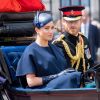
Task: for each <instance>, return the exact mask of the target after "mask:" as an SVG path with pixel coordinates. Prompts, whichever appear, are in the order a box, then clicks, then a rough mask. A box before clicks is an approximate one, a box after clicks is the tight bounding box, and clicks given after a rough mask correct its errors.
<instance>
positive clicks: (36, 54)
mask: <svg viewBox="0 0 100 100" xmlns="http://www.w3.org/2000/svg"><path fill="white" fill-rule="evenodd" d="M66 65H67V62H66V59H64V55H63V53H62V52H61V51H60V50H59V48H57V47H56V46H54V45H53V44H50V45H49V47H40V46H39V45H37V44H36V43H35V42H34V43H32V44H31V45H29V46H28V47H27V49H26V50H25V52H24V54H23V55H22V58H21V59H20V61H19V63H18V67H17V72H16V75H17V76H24V75H26V74H28V73H34V74H36V75H37V76H40V77H42V76H47V75H52V74H57V73H59V72H60V71H62V70H64V69H66V68H67V66H66Z"/></svg>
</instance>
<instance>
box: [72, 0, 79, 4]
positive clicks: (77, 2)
mask: <svg viewBox="0 0 100 100" xmlns="http://www.w3.org/2000/svg"><path fill="white" fill-rule="evenodd" d="M79 1H80V0H71V5H80V2H79Z"/></svg>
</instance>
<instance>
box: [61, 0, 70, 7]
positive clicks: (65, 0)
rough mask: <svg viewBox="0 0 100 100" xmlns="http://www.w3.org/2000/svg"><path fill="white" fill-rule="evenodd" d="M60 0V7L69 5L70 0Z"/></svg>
mask: <svg viewBox="0 0 100 100" xmlns="http://www.w3.org/2000/svg"><path fill="white" fill-rule="evenodd" d="M60 2H61V7H64V6H69V5H70V0H60Z"/></svg>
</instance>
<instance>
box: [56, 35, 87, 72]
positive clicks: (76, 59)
mask: <svg viewBox="0 0 100 100" xmlns="http://www.w3.org/2000/svg"><path fill="white" fill-rule="evenodd" d="M79 34H80V33H79ZM64 37H65V36H64V35H63V34H62V35H61V36H60V37H59V38H58V39H56V40H55V41H61V42H62V44H63V46H64V48H65V51H66V53H67V54H68V56H69V57H70V58H71V64H72V67H73V66H74V64H75V63H76V70H78V68H79V64H80V60H81V58H82V60H83V68H84V72H85V71H86V67H85V59H84V41H83V38H82V36H81V35H80V36H79V42H78V43H77V45H76V55H75V56H73V55H72V53H71V51H70V48H69V46H68V44H67V43H66V42H65V41H64V40H63V38H64ZM55 41H54V42H55Z"/></svg>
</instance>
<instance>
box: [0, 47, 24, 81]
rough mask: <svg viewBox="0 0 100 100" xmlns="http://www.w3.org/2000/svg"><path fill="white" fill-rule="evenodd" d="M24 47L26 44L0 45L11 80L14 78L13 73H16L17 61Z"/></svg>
mask: <svg viewBox="0 0 100 100" xmlns="http://www.w3.org/2000/svg"><path fill="white" fill-rule="evenodd" d="M25 48H26V46H2V47H1V50H2V52H3V55H4V58H5V61H6V63H7V66H8V70H9V72H10V74H11V77H12V79H13V80H16V76H15V73H16V67H17V63H18V61H19V59H20V57H21V55H22V53H23V51H24V49H25Z"/></svg>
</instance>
